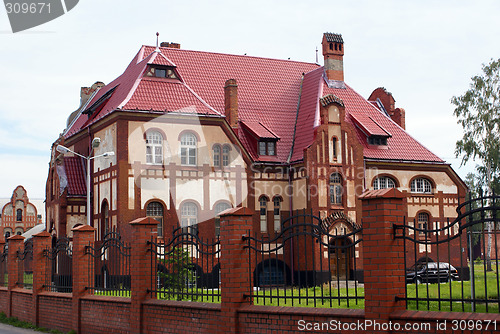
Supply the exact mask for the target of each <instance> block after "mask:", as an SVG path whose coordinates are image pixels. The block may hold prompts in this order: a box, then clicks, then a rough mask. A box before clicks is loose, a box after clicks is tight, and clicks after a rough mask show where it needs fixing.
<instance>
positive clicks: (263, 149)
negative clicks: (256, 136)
mask: <svg viewBox="0 0 500 334" xmlns="http://www.w3.org/2000/svg"><path fill="white" fill-rule="evenodd" d="M259 155H276V141H274V140H260V141H259Z"/></svg>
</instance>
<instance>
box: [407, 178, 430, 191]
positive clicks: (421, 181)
mask: <svg viewBox="0 0 500 334" xmlns="http://www.w3.org/2000/svg"><path fill="white" fill-rule="evenodd" d="M410 191H411V192H412V193H416V194H432V183H431V181H429V180H428V179H426V178H423V177H418V178H416V179H413V180H412V181H411V184H410Z"/></svg>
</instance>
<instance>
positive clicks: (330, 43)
mask: <svg viewBox="0 0 500 334" xmlns="http://www.w3.org/2000/svg"><path fill="white" fill-rule="evenodd" d="M321 44H322V46H323V57H325V72H326V76H327V77H328V80H334V81H344V40H343V39H342V35H341V34H332V33H330V32H326V33H324V34H323V41H322V42H321Z"/></svg>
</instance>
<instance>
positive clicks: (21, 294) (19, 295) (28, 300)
mask: <svg viewBox="0 0 500 334" xmlns="http://www.w3.org/2000/svg"><path fill="white" fill-rule="evenodd" d="M11 298H12V305H15V307H12V308H11V312H12V313H11V316H12V317H16V318H18V319H19V320H22V321H28V322H30V321H31V319H32V314H33V299H32V296H31V291H26V290H24V289H19V290H18V291H12V296H11Z"/></svg>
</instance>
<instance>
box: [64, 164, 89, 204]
mask: <svg viewBox="0 0 500 334" xmlns="http://www.w3.org/2000/svg"><path fill="white" fill-rule="evenodd" d="M64 169H65V171H66V178H67V187H68V196H86V195H87V186H86V184H85V170H84V168H83V162H82V159H81V158H79V157H64Z"/></svg>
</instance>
